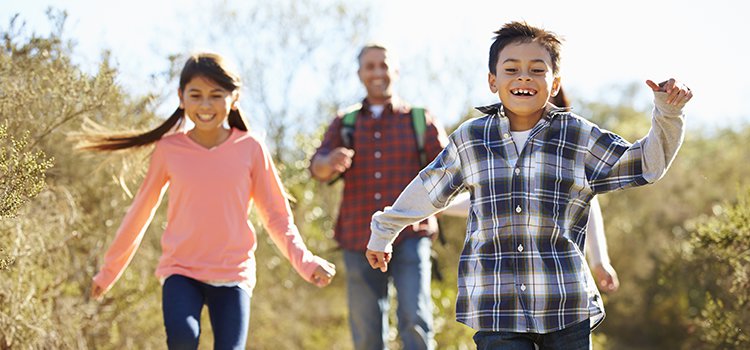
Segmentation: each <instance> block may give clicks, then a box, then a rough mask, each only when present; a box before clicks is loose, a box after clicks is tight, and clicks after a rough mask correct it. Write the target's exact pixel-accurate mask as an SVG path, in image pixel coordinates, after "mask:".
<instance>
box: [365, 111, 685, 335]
mask: <svg viewBox="0 0 750 350" xmlns="http://www.w3.org/2000/svg"><path fill="white" fill-rule="evenodd" d="M662 99H663V98H662ZM662 108H665V109H666V110H667V112H668V113H669V115H675V113H673V112H674V110H670V109H669V108H668V107H662ZM478 109H479V110H480V111H481V112H483V113H486V114H487V115H486V116H484V117H480V118H476V119H472V120H470V121H467V122H466V123H464V124H463V125H461V127H459V129H458V130H456V131H455V132H454V133H453V134H451V136H450V142H449V144H448V146H447V147H446V148H445V150H444V151H443V152H442V153H441V154H440V155H439V156H438V158H437V159H435V161H433V162H432V163H431V164H430V165H429V166H427V167H426V168H425V169H424V170H422V172H420V178H421V180H422V184H423V185H424V187H425V188H426V190H427V192H428V195H429V200H430V201H431V202H432V205H433V206H434V207H435V208H442V207H444V206H445V205H446V204H447V203H448V202H449V201H450V199H451V198H452V197H453V196H454V195H455V194H457V193H458V192H460V191H463V190H468V191H469V192H470V194H471V198H472V205H471V211H470V213H469V218H468V222H467V236H466V239H465V242H464V248H463V251H462V253H461V258H460V261H459V267H458V268H459V272H458V274H459V278H458V297H457V300H456V304H457V305H456V318H457V320H458V321H459V322H462V323H465V324H466V325H468V326H470V327H472V328H474V329H476V330H482V331H512V332H522V333H548V332H553V331H556V330H560V329H563V328H565V327H568V326H571V325H573V324H575V323H578V322H581V321H584V320H586V319H591V322H592V328H593V327H595V326H596V325H597V324H598V323H599V322H600V321H601V320H602V319H603V317H604V308H603V305H602V302H601V297H600V295H599V292H598V290H597V288H596V284H595V283H594V281H593V279H592V277H591V273H590V271H589V269H588V266H587V264H586V261H585V259H584V255H583V247H584V240H585V237H586V223H587V221H588V213H589V201H590V200H591V198H592V197H593V196H594V195H595V194H597V193H603V192H607V191H612V190H616V189H622V188H626V187H632V186H638V185H644V184H647V183H648V182H649V181H651V182H653V181H655V180H656V179H658V178H659V177H661V175H663V173H664V172H665V171H666V168H667V167H668V166H669V163H670V162H671V160H672V159H673V157H674V155H675V154H676V152H677V148H678V147H679V144H680V143H681V141H682V139H681V138H680V137H679V136H681V135H682V132H683V131H682V130H683V129H682V119H681V118H679V119H677V120H678V122H677V123H673V124H671V125H667V126H662V124H667V123H671V122H670V121H665V120H668V118H662V117H656V116H655V118H654V125H655V126H659V127H655V128H652V132H653V133H655V134H656V136H653V137H649V142H652V141H653V142H652V143H651V144H650V145H649V149H650V148H651V147H652V146H655V145H658V147H656V148H658V150H657V151H656V152H655V153H654V155H655V156H653V157H652V154H651V153H648V155H649V157H647V158H648V161H647V162H646V163H643V164H642V160H644V157H643V153H644V151H643V148H642V146H643V145H645V143H644V142H643V140H641V141H638V142H636V143H634V144H630V143H628V142H627V141H625V140H623V139H622V138H621V137H619V136H617V135H615V134H613V133H610V132H608V131H605V130H602V129H600V128H598V127H597V126H596V125H594V124H592V123H590V122H588V121H586V120H585V119H583V118H581V117H579V116H576V115H574V114H572V113H570V112H568V111H565V110H563V109H556V108H554V107H550V109H549V110H548V112H547V113H545V116H544V117H543V118H542V120H541V121H540V123H538V124H537V125H536V126H535V127H534V128H533V129H532V130H531V134H530V135H529V139H528V141H527V143H526V145H525V146H524V148H523V150H522V151H521V152H520V154H518V152H517V151H516V147H515V145H514V143H513V139H512V137H511V134H510V123H509V119H508V118H507V117H505V116H504V115H503V113H502V105H500V104H496V105H492V106H487V107H480V108H478ZM678 112H679V113H677V114H676V115H680V113H681V111H679V110H678ZM655 115H656V112H655ZM670 118H672V117H670ZM672 120H675V119H672ZM675 125H676V126H675ZM670 128H671V130H669V129H670ZM654 130H656V131H654ZM664 130H667V131H666V132H663V131H664ZM675 130H676V131H675ZM660 133H661V134H660ZM675 134H677V135H675ZM662 139H664V140H671V141H667V142H662V141H660V140H662ZM654 140H655V141H654ZM675 140H676V141H675ZM670 142H671V143H670ZM675 145H676V146H675ZM649 152H650V151H649ZM646 167H648V168H649V172H648V173H647V172H645V171H644V170H645V169H646ZM647 179H649V181H647ZM376 236H377V235H376Z"/></svg>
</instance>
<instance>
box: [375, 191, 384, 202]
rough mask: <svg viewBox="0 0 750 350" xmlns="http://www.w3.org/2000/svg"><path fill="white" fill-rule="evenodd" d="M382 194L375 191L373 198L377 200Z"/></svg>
mask: <svg viewBox="0 0 750 350" xmlns="http://www.w3.org/2000/svg"><path fill="white" fill-rule="evenodd" d="M382 197H383V196H382V195H381V194H380V193H375V200H376V201H379V200H380V198H382Z"/></svg>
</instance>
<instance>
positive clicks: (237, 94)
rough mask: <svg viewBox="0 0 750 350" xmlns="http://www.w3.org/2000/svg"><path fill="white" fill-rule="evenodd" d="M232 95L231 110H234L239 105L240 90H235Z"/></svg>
mask: <svg viewBox="0 0 750 350" xmlns="http://www.w3.org/2000/svg"><path fill="white" fill-rule="evenodd" d="M232 95H233V97H232V110H233V111H236V110H237V109H238V108H239V107H240V91H239V90H235V91H234V92H232Z"/></svg>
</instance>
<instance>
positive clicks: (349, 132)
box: [341, 103, 362, 148]
mask: <svg viewBox="0 0 750 350" xmlns="http://www.w3.org/2000/svg"><path fill="white" fill-rule="evenodd" d="M361 109H362V105H361V104H359V103H358V104H356V105H354V106H352V107H350V108H349V112H347V113H346V114H344V117H343V118H341V141H342V142H343V144H344V147H346V148H352V146H353V145H354V124H356V123H357V114H359V111H360V110H361Z"/></svg>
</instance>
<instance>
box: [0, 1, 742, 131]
mask: <svg viewBox="0 0 750 350" xmlns="http://www.w3.org/2000/svg"><path fill="white" fill-rule="evenodd" d="M362 1H364V0H362ZM207 2H208V1H203V2H201V1H176V0H173V1H156V0H131V1H93V0H92V1H84V0H71V1H63V0H26V1H10V0H4V1H0V26H1V27H2V28H7V24H8V20H9V19H10V16H11V15H12V14H14V13H20V14H21V19H22V20H25V21H26V22H27V27H28V28H29V29H30V30H33V31H35V32H37V33H46V32H48V31H49V22H48V21H47V19H46V16H45V9H46V8H47V7H49V6H54V7H56V8H62V9H66V10H67V11H68V14H69V21H68V25H67V29H66V33H67V36H68V38H72V39H74V40H75V41H76V42H77V46H76V52H77V55H78V57H76V59H77V61H78V62H80V63H81V64H82V65H83V66H84V68H86V67H90V68H89V69H92V70H93V67H94V66H95V64H96V63H97V62H98V61H99V59H100V53H101V50H102V49H105V48H106V49H110V50H111V51H112V56H113V58H114V61H115V62H117V64H118V65H119V68H120V71H121V83H122V84H123V85H124V86H125V87H126V88H129V89H131V90H133V91H136V92H142V91H145V90H147V88H148V87H147V86H143V85H144V82H145V81H146V78H147V77H148V76H149V75H150V74H152V73H156V72H159V71H162V70H164V69H165V67H166V66H167V60H166V58H165V57H166V55H167V54H170V53H174V52H179V51H180V49H181V48H183V47H185V45H184V44H185V43H184V42H173V38H175V37H180V35H179V34H181V33H180V32H178V31H179V30H180V28H181V27H180V19H179V18H178V14H179V13H185V12H184V11H188V12H190V11H202V10H205V9H204V8H201V7H200V6H201V4H206V3H207ZM377 3H380V4H382V5H379V6H380V7H377V8H376V11H375V12H374V13H373V14H372V18H371V20H372V23H373V26H372V27H373V28H374V30H375V35H374V36H373V39H374V40H378V41H384V42H386V43H388V44H389V45H390V47H391V48H393V49H395V50H393V51H395V52H397V53H398V54H399V56H400V57H401V70H402V80H401V82H400V84H401V85H400V86H402V87H404V88H405V91H404V95H408V96H407V97H408V98H410V99H412V100H417V101H416V103H419V104H424V105H427V106H428V107H430V108H431V110H433V111H434V112H436V114H437V115H438V116H439V117H441V118H442V119H444V121H445V122H446V123H447V122H451V121H455V120H457V119H458V117H459V116H460V114H461V113H462V112H463V110H464V108H465V104H466V103H468V102H467V101H470V103H471V104H473V105H481V104H485V103H492V102H495V101H496V98H494V97H493V96H492V95H491V94H490V93H489V90H488V88H487V83H486V75H487V68H486V60H487V51H488V48H489V45H490V42H491V41H490V39H491V37H492V32H493V31H494V30H496V29H497V28H499V26H500V25H501V24H502V23H504V22H507V21H509V20H526V21H528V22H529V23H531V24H535V25H540V26H542V27H545V28H547V29H549V30H552V31H554V32H556V33H558V34H560V35H562V36H563V37H564V38H565V42H564V47H563V50H564V51H563V63H562V69H563V71H562V77H563V86H565V87H566V89H567V91H568V92H569V94H571V95H572V96H573V97H580V98H583V99H585V100H589V101H591V100H601V99H609V98H616V96H613V95H612V93H613V91H614V92H616V90H613V89H612V86H622V85H624V84H628V83H632V82H643V81H645V80H646V79H652V80H656V81H660V80H664V79H666V78H668V77H675V78H677V79H678V80H680V81H683V82H685V83H686V84H687V85H689V86H690V87H691V89H692V90H693V92H694V93H695V97H694V98H693V100H692V101H691V102H690V103H689V104H688V107H687V108H686V113H687V115H688V117H689V118H690V119H689V120H690V122H691V124H693V125H694V126H702V127H709V128H711V127H715V126H720V125H724V124H725V123H740V122H742V123H750V112H749V111H746V110H744V108H743V107H744V105H745V104H746V103H747V101H750V74H748V70H747V68H746V67H745V66H746V65H747V62H750V45H748V37H750V21H748V20H747V14H748V13H750V5H748V3H747V2H744V1H729V0H712V1H695V0H666V1H656V0H629V1H616V2H615V1H559V0H555V1H547V0H538V1H498V0H495V1H491V0H476V1H473V0H463V1H434V0H431V1H421V0H386V1H380V2H377ZM175 6H178V7H179V9H180V11H183V12H180V11H175ZM203 6H206V5H203ZM373 7H374V6H373ZM425 52H428V53H429V56H430V57H432V58H433V60H431V61H430V65H431V69H432V70H433V71H436V72H437V73H438V74H440V73H441V69H442V67H447V66H448V65H449V64H450V63H452V62H453V63H455V62H462V65H464V67H463V68H462V69H461V74H462V75H461V76H462V77H464V78H463V79H464V81H463V82H462V83H461V84H453V83H452V84H444V85H449V86H437V87H435V86H428V87H424V86H422V87H418V88H416V87H414V86H415V85H418V84H419V82H414V81H411V82H410V81H408V77H409V76H410V73H409V72H410V71H413V70H414V68H415V67H414V66H411V67H410V66H409V63H410V61H409V58H410V57H414V56H416V55H420V54H421V55H424V53H425ZM412 63H413V62H412ZM418 64H420V62H417V65H418ZM353 73H354V72H353ZM453 73H454V72H453V71H446V72H445V74H453ZM451 89H453V90H455V92H456V94H455V95H457V96H461V99H458V98H457V99H455V100H453V101H452V100H451V99H450V98H446V96H451V95H453V93H452V92H451ZM647 89H648V88H647V87H646V86H645V84H644V85H643V91H644V94H646V93H647V91H648V90H647ZM435 91H440V93H435ZM644 96H645V95H644ZM693 121H694V122H693Z"/></svg>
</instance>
